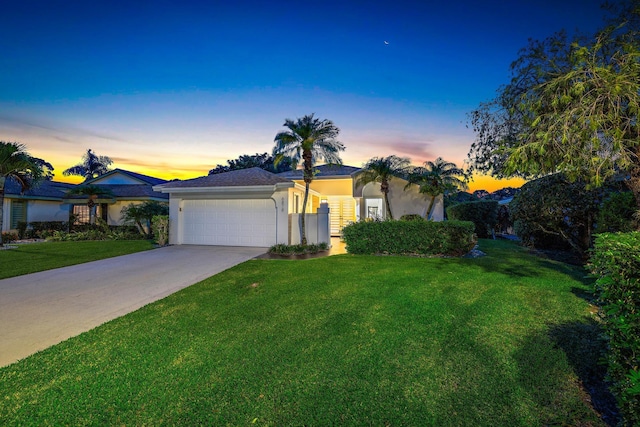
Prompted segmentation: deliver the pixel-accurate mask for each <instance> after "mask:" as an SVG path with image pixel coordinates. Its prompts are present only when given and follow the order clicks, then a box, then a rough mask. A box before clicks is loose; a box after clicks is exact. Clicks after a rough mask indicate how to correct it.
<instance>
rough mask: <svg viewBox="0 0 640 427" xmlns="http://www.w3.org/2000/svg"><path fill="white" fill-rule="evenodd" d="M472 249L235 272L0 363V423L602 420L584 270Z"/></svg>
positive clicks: (253, 264)
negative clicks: (470, 255)
mask: <svg viewBox="0 0 640 427" xmlns="http://www.w3.org/2000/svg"><path fill="white" fill-rule="evenodd" d="M481 249H482V250H484V251H485V252H487V254H488V256H486V257H483V258H478V259H460V258H451V259H437V258H408V257H379V256H354V255H339V256H335V257H329V258H319V259H313V260H306V261H279V260H252V261H249V262H246V263H244V264H241V265H239V266H237V267H234V268H232V269H230V270H227V271H225V272H223V273H221V274H219V275H216V276H214V277H211V278H209V279H207V280H205V281H203V282H201V283H199V284H196V285H194V286H191V287H189V288H187V289H184V290H182V291H180V292H178V293H176V294H174V295H172V296H170V297H168V298H165V299H164V300H161V301H158V302H156V303H154V304H150V305H148V306H146V307H144V308H143V309H140V310H138V311H136V312H134V313H131V314H129V315H127V316H124V317H122V318H119V319H117V320H114V321H112V322H109V323H107V324H105V325H103V326H101V327H99V328H96V329H94V330H92V331H90V332H87V333H85V334H82V335H80V336H78V337H76V338H73V339H70V340H68V341H66V342H64V343H61V344H59V345H57V346H54V347H52V348H50V349H48V350H45V351H43V352H41V353H39V354H36V355H34V356H32V357H29V358H27V359H24V360H22V361H21V362H18V363H16V364H14V365H11V366H8V367H6V368H2V369H0V396H2V398H1V399H0V424H2V425H115V424H118V425H273V426H281V425H416V426H424V425H438V426H442V425H473V426H485V425H486V426H518V425H520V426H530V425H595V426H597V425H604V424H603V422H602V421H601V420H600V419H599V418H598V416H597V415H596V413H595V412H594V411H593V410H592V408H591V407H590V406H589V405H588V404H587V403H585V402H587V401H588V400H589V395H588V394H587V393H586V391H585V388H591V384H590V383H589V381H592V380H593V372H594V371H597V370H598V369H597V367H596V363H597V360H598V356H599V355H598V350H599V348H598V342H599V341H598V340H597V329H598V326H597V324H596V322H595V320H594V319H595V316H594V315H593V314H592V310H591V307H590V306H589V304H588V303H587V301H586V300H585V299H584V297H585V295H586V290H587V289H588V286H587V284H585V281H584V279H583V276H584V272H583V271H582V270H580V269H577V268H573V267H569V266H567V265H564V264H560V263H555V262H553V261H548V260H543V259H540V258H537V257H533V256H531V255H528V254H527V253H525V252H524V251H522V250H521V249H519V248H518V247H517V246H514V245H512V244H510V243H505V242H494V241H483V242H482V247H481ZM583 384H586V385H585V386H584V387H582V385H583ZM596 400H597V399H596Z"/></svg>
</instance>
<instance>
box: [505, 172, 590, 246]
mask: <svg viewBox="0 0 640 427" xmlns="http://www.w3.org/2000/svg"><path fill="white" fill-rule="evenodd" d="M600 196H601V190H590V189H587V187H586V186H585V184H584V183H582V182H579V181H576V182H570V181H569V180H567V179H566V178H565V177H564V176H563V175H562V174H554V175H549V176H545V177H544V178H540V179H536V180H533V181H529V182H527V183H526V184H525V185H523V186H522V188H521V190H520V193H518V195H516V196H515V197H514V199H513V201H512V202H511V203H510V204H509V209H510V213H511V219H512V220H513V227H514V231H515V233H516V234H517V235H518V237H520V238H521V239H522V242H523V243H524V244H527V245H529V246H533V247H536V248H538V249H569V248H571V249H573V250H574V252H576V253H578V254H580V255H584V254H585V252H586V251H587V250H588V249H589V247H590V246H591V243H592V241H591V232H592V230H593V224H594V223H595V218H596V214H597V213H598V206H599V202H600Z"/></svg>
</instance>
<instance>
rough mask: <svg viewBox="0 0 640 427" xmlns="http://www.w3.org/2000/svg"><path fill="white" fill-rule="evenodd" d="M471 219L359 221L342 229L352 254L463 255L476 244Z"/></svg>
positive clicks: (348, 249)
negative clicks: (469, 220)
mask: <svg viewBox="0 0 640 427" xmlns="http://www.w3.org/2000/svg"><path fill="white" fill-rule="evenodd" d="M473 229H474V225H473V223H471V222H468V221H443V222H433V221H360V222H356V223H352V224H349V225H347V226H346V227H344V228H343V229H342V237H343V239H344V241H345V242H346V247H347V251H348V252H349V253H353V254H382V253H385V254H397V255H401V254H420V255H449V256H460V255H464V254H466V253H468V252H469V251H470V250H471V249H472V248H473V246H474V245H475V236H474V234H473Z"/></svg>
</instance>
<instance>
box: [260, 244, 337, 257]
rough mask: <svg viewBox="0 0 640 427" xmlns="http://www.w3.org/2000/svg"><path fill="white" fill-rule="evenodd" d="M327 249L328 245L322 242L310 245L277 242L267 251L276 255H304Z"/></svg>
mask: <svg viewBox="0 0 640 427" xmlns="http://www.w3.org/2000/svg"><path fill="white" fill-rule="evenodd" d="M327 249H329V245H327V244H326V243H324V242H322V243H318V244H311V245H285V244H284V243H278V244H277V245H273V246H271V247H270V248H269V253H270V254H277V255H304V254H317V253H318V252H321V251H326V250H327Z"/></svg>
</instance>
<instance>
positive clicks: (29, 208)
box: [2, 179, 74, 231]
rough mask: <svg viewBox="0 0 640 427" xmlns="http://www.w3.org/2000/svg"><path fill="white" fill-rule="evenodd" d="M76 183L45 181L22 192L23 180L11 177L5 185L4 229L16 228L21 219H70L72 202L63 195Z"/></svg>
mask: <svg viewBox="0 0 640 427" xmlns="http://www.w3.org/2000/svg"><path fill="white" fill-rule="evenodd" d="M73 187H74V184H67V183H64V182H55V181H43V182H41V183H40V184H39V185H38V186H37V187H34V188H32V189H30V190H27V191H25V192H24V193H21V192H20V184H18V182H17V181H15V180H13V179H7V181H6V183H5V189H4V192H5V194H4V202H3V206H2V208H3V216H2V231H12V230H13V231H15V230H16V229H17V228H18V223H19V222H27V223H29V222H37V221H68V220H69V205H68V204H66V203H64V202H63V199H64V197H65V195H66V193H67V191H69V190H70V189H71V188H73Z"/></svg>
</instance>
